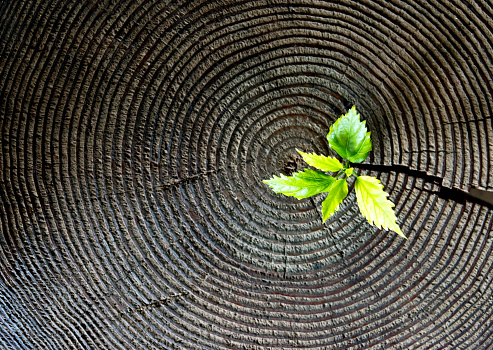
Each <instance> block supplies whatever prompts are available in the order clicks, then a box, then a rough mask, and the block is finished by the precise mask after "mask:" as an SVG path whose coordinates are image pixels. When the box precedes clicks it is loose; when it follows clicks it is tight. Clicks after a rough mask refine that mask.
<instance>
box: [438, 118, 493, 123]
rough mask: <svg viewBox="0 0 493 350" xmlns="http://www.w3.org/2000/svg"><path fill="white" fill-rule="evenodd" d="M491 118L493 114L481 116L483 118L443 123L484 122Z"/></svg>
mask: <svg viewBox="0 0 493 350" xmlns="http://www.w3.org/2000/svg"><path fill="white" fill-rule="evenodd" d="M491 119H493V116H489V117H484V118H481V119H473V120H459V121H456V122H448V123H442V124H444V125H451V124H467V123H479V122H484V121H487V120H491Z"/></svg>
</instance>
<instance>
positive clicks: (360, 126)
mask: <svg viewBox="0 0 493 350" xmlns="http://www.w3.org/2000/svg"><path fill="white" fill-rule="evenodd" d="M359 118H360V116H359V113H358V112H357V111H356V107H354V106H353V107H352V108H351V109H350V110H349V111H348V112H347V113H346V114H344V115H342V116H341V117H340V118H339V119H337V120H336V122H335V123H334V124H332V125H331V126H330V129H329V134H328V135H327V140H328V141H329V146H330V148H332V149H333V150H335V151H336V152H337V153H338V154H339V155H340V156H341V157H342V158H344V159H347V160H349V161H350V162H352V163H360V162H362V161H364V160H365V159H366V157H367V156H368V152H370V151H371V148H372V143H371V138H370V132H369V131H368V130H367V129H366V121H363V122H361V121H360V120H359Z"/></svg>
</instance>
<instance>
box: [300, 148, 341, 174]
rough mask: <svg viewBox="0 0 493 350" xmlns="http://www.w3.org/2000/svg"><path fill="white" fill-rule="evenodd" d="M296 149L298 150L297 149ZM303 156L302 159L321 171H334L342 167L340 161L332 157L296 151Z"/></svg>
mask: <svg viewBox="0 0 493 350" xmlns="http://www.w3.org/2000/svg"><path fill="white" fill-rule="evenodd" d="M297 151H298V150H297ZM298 153H299V154H301V156H302V157H303V160H304V161H305V162H306V163H307V164H308V165H311V166H312V167H314V168H317V169H320V170H322V171H332V172H336V171H339V170H341V169H342V167H343V166H342V164H341V162H340V161H339V160H338V159H337V158H334V157H328V156H320V155H318V154H315V153H305V152H301V151H298Z"/></svg>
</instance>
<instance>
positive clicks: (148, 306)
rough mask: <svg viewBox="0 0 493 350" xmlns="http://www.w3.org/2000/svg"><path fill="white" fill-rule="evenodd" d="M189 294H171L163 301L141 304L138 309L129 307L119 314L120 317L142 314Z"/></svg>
mask: <svg viewBox="0 0 493 350" xmlns="http://www.w3.org/2000/svg"><path fill="white" fill-rule="evenodd" d="M188 294H189V292H182V293H177V294H172V295H170V296H168V297H166V298H163V299H159V300H153V301H151V302H149V303H146V304H143V305H140V306H138V307H134V308H132V307H130V308H128V309H127V310H126V311H124V312H121V313H120V317H121V316H123V315H130V314H135V313H143V312H145V311H147V310H150V309H153V308H158V307H161V306H163V305H168V304H169V303H171V302H173V301H175V300H177V299H179V298H181V297H184V296H187V295H188Z"/></svg>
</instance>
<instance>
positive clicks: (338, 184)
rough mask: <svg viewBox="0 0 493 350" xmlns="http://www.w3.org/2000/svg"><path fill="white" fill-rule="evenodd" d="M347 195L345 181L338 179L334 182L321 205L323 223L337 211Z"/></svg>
mask: <svg viewBox="0 0 493 350" xmlns="http://www.w3.org/2000/svg"><path fill="white" fill-rule="evenodd" d="M347 193H348V189H347V182H346V180H345V179H339V180H336V181H335V182H334V184H333V185H332V187H331V188H330V191H329V194H328V195H327V198H325V200H324V201H323V203H322V213H323V216H324V222H325V221H326V220H327V219H328V218H329V217H330V216H331V215H332V214H334V213H335V212H336V211H338V210H339V204H341V203H342V201H343V200H344V198H346V196H347Z"/></svg>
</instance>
